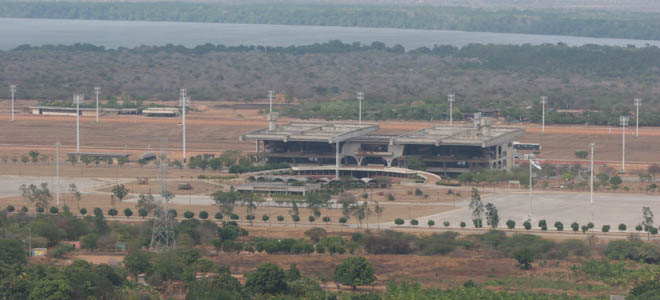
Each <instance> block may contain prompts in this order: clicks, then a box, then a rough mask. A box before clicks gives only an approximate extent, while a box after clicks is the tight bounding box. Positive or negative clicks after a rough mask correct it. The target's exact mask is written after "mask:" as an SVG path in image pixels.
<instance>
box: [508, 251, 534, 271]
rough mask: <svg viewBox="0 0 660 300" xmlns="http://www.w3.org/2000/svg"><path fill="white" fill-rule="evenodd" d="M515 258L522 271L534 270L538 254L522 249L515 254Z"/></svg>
mask: <svg viewBox="0 0 660 300" xmlns="http://www.w3.org/2000/svg"><path fill="white" fill-rule="evenodd" d="M513 258H515V259H516V260H517V261H518V267H520V269H522V270H529V269H531V268H532V262H534V259H536V254H535V253H534V251H533V250H532V249H529V248H521V249H518V250H516V251H515V252H514V253H513Z"/></svg>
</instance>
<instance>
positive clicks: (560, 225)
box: [555, 221, 564, 231]
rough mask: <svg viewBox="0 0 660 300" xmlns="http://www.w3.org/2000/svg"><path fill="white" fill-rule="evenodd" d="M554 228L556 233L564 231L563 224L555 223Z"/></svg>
mask: <svg viewBox="0 0 660 300" xmlns="http://www.w3.org/2000/svg"><path fill="white" fill-rule="evenodd" d="M555 228H556V229H557V231H564V223H562V222H559V221H557V222H555Z"/></svg>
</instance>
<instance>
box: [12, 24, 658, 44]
mask: <svg viewBox="0 0 660 300" xmlns="http://www.w3.org/2000/svg"><path fill="white" fill-rule="evenodd" d="M329 40H341V41H342V42H346V43H351V42H361V43H367V44H370V43H371V42H373V41H379V42H383V43H385V44H387V45H388V46H393V45H395V44H401V45H402V46H404V47H405V48H406V49H414V48H419V47H422V46H427V47H431V46H433V45H435V44H438V45H454V46H463V45H466V44H470V43H481V44H543V43H553V44H554V43H558V42H563V43H566V44H568V45H571V46H580V45H585V44H599V45H613V46H626V45H635V46H638V47H642V46H645V45H647V44H649V45H655V46H660V41H645V40H627V39H609V38H587V37H572V36H554V35H534V34H514V33H489V32H463V31H447V30H415V29H390V28H362V27H335V26H291V25H261V24H222V23H186V22H146V21H99V20H59V19H58V20H55V19H11V18H0V49H2V50H8V49H13V48H15V47H17V46H19V45H23V44H29V45H33V46H38V45H59V44H62V45H71V44H75V43H90V44H94V45H98V46H105V47H107V48H117V47H130V48H132V47H136V46H140V45H156V46H160V45H166V44H175V45H184V46H187V47H194V46H197V45H201V44H206V43H212V44H223V45H227V46H234V45H264V46H290V45H309V44H313V43H323V42H327V41H329Z"/></svg>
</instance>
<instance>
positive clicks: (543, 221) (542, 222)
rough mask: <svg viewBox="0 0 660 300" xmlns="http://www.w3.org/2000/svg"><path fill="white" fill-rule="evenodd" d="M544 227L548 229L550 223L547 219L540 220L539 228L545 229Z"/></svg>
mask: <svg viewBox="0 0 660 300" xmlns="http://www.w3.org/2000/svg"><path fill="white" fill-rule="evenodd" d="M543 227H545V228H548V222H546V221H545V219H541V220H539V228H541V229H543Z"/></svg>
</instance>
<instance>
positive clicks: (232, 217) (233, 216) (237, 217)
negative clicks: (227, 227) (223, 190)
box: [229, 214, 240, 220]
mask: <svg viewBox="0 0 660 300" xmlns="http://www.w3.org/2000/svg"><path fill="white" fill-rule="evenodd" d="M229 218H230V219H232V220H238V219H240V217H239V216H238V215H237V214H231V215H229Z"/></svg>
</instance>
